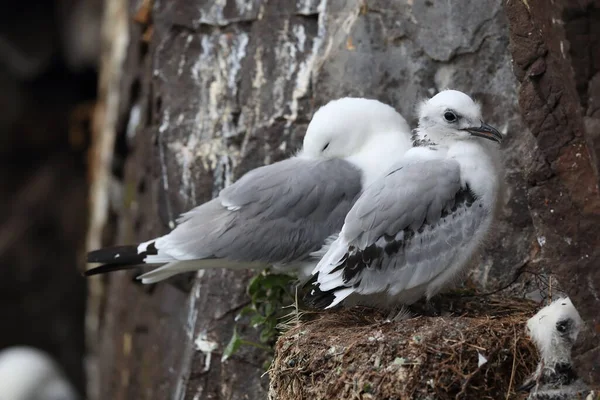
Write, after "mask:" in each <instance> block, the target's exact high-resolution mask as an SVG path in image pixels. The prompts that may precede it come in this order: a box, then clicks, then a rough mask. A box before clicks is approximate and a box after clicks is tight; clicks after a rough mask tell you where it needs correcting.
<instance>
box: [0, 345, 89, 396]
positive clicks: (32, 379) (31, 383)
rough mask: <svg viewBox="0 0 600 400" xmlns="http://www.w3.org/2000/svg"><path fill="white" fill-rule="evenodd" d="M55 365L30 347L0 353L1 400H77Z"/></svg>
mask: <svg viewBox="0 0 600 400" xmlns="http://www.w3.org/2000/svg"><path fill="white" fill-rule="evenodd" d="M78 399H79V396H78V395H77V392H76V391H75V389H74V388H73V386H71V384H70V383H69V381H68V380H67V379H66V378H65V376H64V375H63V373H62V371H61V370H60V368H59V367H58V365H57V364H56V363H55V362H54V360H52V358H50V356H49V355H47V354H46V353H44V352H42V351H40V350H38V349H35V348H33V347H25V346H18V347H9V348H7V349H4V350H2V351H0V400H78Z"/></svg>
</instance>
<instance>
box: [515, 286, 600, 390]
mask: <svg viewBox="0 0 600 400" xmlns="http://www.w3.org/2000/svg"><path fill="white" fill-rule="evenodd" d="M582 328H583V320H582V319H581V317H580V316H579V313H578V312H577V310H576V309H575V307H574V306H573V303H571V300H570V299H569V298H568V297H567V298H561V299H558V300H555V301H554V302H552V303H551V304H550V305H548V306H546V307H544V308H542V309H541V310H540V311H539V312H538V313H537V314H535V315H534V316H533V317H532V318H530V319H529V320H528V321H527V330H528V332H529V335H530V336H531V340H533V342H534V343H535V345H536V347H537V349H538V351H539V352H540V362H539V364H538V367H537V369H536V371H535V373H534V374H533V375H532V376H531V377H530V378H529V379H528V380H527V381H526V382H525V383H524V384H523V385H522V386H521V387H520V388H519V389H518V390H519V391H530V393H529V397H528V399H529V400H571V399H587V398H588V397H589V398H590V399H593V400H596V396H595V394H594V393H593V391H590V390H589V388H588V387H587V385H586V384H585V383H584V382H583V381H582V380H581V379H580V378H579V377H578V376H577V373H576V372H575V370H574V369H573V365H572V361H571V349H572V347H573V344H574V343H575V341H576V340H577V336H578V335H579V332H580V331H581V329H582ZM590 396H591V397H590Z"/></svg>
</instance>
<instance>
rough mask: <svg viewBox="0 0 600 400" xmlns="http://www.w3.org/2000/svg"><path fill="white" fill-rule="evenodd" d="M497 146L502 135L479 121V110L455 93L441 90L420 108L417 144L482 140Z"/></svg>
mask: <svg viewBox="0 0 600 400" xmlns="http://www.w3.org/2000/svg"><path fill="white" fill-rule="evenodd" d="M482 138H485V139H489V140H492V141H494V142H497V143H500V142H501V141H502V135H501V134H500V132H498V131H497V130H496V129H495V128H493V127H491V126H489V125H487V124H486V123H484V122H483V120H482V118H481V107H480V106H479V104H477V103H476V102H474V101H473V99H471V98H470V97H469V96H467V95H466V94H464V93H463V92H459V91H457V90H444V91H442V92H440V93H438V94H436V95H435V96H433V97H432V98H431V99H429V100H426V101H424V102H423V103H421V105H420V107H419V127H418V128H417V130H416V137H415V138H414V140H415V141H416V142H417V143H416V144H425V145H426V144H437V145H442V146H444V145H449V144H451V143H454V142H456V141H457V140H470V141H471V140H481V139H482Z"/></svg>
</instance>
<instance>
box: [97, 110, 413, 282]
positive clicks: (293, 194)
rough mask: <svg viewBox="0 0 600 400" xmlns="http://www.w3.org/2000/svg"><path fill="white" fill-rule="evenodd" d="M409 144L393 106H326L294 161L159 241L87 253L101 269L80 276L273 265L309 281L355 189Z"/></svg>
mask: <svg viewBox="0 0 600 400" xmlns="http://www.w3.org/2000/svg"><path fill="white" fill-rule="evenodd" d="M411 145H412V144H411V132H410V128H409V126H408V124H407V122H406V120H405V119H404V118H403V117H402V116H401V115H400V114H399V113H397V112H396V111H395V110H394V109H393V108H392V107H390V106H388V105H385V104H383V103H381V102H379V101H376V100H369V99H363V98H342V99H338V100H334V101H331V102H329V103H328V104H326V105H325V106H323V107H321V108H320V109H319V110H318V111H317V112H316V113H315V114H314V116H313V118H312V120H311V122H310V124H309V126H308V129H307V132H306V135H305V137H304V142H303V148H302V150H301V151H300V152H299V153H298V154H297V155H295V156H293V157H291V158H289V159H286V160H283V161H279V162H276V163H274V164H271V165H267V166H264V167H260V168H256V169H254V170H252V171H250V172H248V173H247V174H245V175H244V176H242V177H241V178H240V179H239V180H238V181H237V182H235V183H234V184H233V185H231V186H229V187H227V188H225V189H223V190H222V191H221V192H220V193H219V196H218V197H217V198H215V199H213V200H211V201H209V202H207V203H204V204H202V205H200V206H198V207H196V208H194V209H192V210H191V211H189V212H187V213H185V214H183V215H182V216H181V217H180V218H179V219H178V221H177V223H178V226H177V227H176V228H175V229H174V230H173V231H171V232H170V233H169V234H167V235H165V236H162V237H159V238H156V239H152V240H149V241H147V242H144V243H141V244H139V245H136V246H121V247H115V248H107V249H100V250H96V251H92V252H90V253H88V262H90V263H103V264H104V265H102V266H100V267H97V268H93V269H91V270H88V271H87V272H86V275H93V274H97V273H104V272H110V271H114V270H119V269H126V268H132V266H136V265H140V264H150V265H155V266H160V265H162V266H160V267H159V268H156V269H154V270H152V271H150V272H147V273H145V274H143V275H141V276H140V277H139V278H140V279H141V280H142V282H143V283H154V282H158V281H161V280H163V279H166V278H169V277H171V276H173V275H176V274H178V273H181V272H187V271H195V270H199V269H205V268H221V267H226V268H264V267H267V266H269V265H272V266H274V267H275V268H278V269H285V270H286V271H295V272H298V273H299V275H301V276H302V275H306V276H308V275H310V272H311V271H312V269H313V268H314V266H315V265H316V262H317V261H318V258H314V257H316V256H314V255H313V256H311V253H314V252H317V253H316V254H318V251H319V250H320V249H321V248H322V247H323V246H324V245H326V244H327V238H328V237H330V236H331V235H334V234H336V233H338V232H339V231H340V229H341V228H342V225H343V222H344V217H345V216H346V214H347V213H348V211H349V210H350V208H351V207H352V205H353V204H354V202H355V201H356V198H357V197H358V195H359V194H360V193H361V192H362V190H363V188H365V187H367V186H368V185H370V184H371V183H372V182H374V181H375V180H376V179H377V178H379V177H380V176H381V175H382V174H383V173H384V172H385V171H387V169H389V167H390V166H391V165H392V163H393V162H394V161H395V160H396V159H397V157H398V155H399V154H403V153H404V152H406V151H407V150H408V149H409V148H410V147H411ZM311 257H312V258H311ZM303 271H305V272H304V273H303Z"/></svg>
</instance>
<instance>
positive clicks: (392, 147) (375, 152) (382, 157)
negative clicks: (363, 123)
mask: <svg viewBox="0 0 600 400" xmlns="http://www.w3.org/2000/svg"><path fill="white" fill-rule="evenodd" d="M410 148H411V143H410V140H409V138H408V135H406V134H400V133H398V132H396V131H391V132H383V133H379V134H378V135H374V136H372V137H371V138H369V140H367V143H365V144H364V145H363V146H362V149H361V150H360V151H359V152H357V153H355V154H353V155H351V156H349V157H346V161H349V162H350V163H352V164H354V165H355V166H356V167H357V168H359V169H360V170H361V171H362V178H363V179H362V185H363V187H367V186H369V185H370V184H372V183H373V182H374V181H375V180H377V179H379V178H380V177H382V176H383V175H385V174H386V173H387V172H388V171H389V170H390V169H391V168H392V166H393V165H394V164H395V163H396V162H398V160H400V159H401V158H402V156H403V155H404V154H405V153H406V151H407V150H409V149H410Z"/></svg>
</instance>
